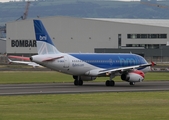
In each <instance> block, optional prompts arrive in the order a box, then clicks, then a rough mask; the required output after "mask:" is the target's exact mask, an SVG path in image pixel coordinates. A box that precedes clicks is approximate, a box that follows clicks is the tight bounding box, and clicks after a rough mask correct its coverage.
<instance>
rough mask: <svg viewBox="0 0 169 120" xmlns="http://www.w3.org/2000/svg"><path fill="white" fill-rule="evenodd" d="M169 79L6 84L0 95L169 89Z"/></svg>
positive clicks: (0, 88)
mask: <svg viewBox="0 0 169 120" xmlns="http://www.w3.org/2000/svg"><path fill="white" fill-rule="evenodd" d="M168 90H169V81H154V82H141V83H136V84H135V85H134V86H131V85H129V83H127V82H116V85H115V86H114V87H107V86H105V83H104V82H84V85H83V86H74V84H73V83H50V84H49V83H48V84H46V83H44V84H5V85H0V95H33V94H72V93H74V94H76V93H98V92H129V91H130V92H139V91H168Z"/></svg>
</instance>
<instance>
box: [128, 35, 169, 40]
mask: <svg viewBox="0 0 169 120" xmlns="http://www.w3.org/2000/svg"><path fill="white" fill-rule="evenodd" d="M127 38H128V39H167V34H127Z"/></svg>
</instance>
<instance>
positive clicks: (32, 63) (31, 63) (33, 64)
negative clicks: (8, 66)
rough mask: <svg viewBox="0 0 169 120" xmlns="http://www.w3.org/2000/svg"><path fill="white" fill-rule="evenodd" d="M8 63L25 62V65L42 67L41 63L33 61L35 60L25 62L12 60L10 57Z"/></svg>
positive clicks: (23, 62)
mask: <svg viewBox="0 0 169 120" xmlns="http://www.w3.org/2000/svg"><path fill="white" fill-rule="evenodd" d="M8 60H9V63H18V64H26V65H30V66H33V67H42V66H41V65H39V64H37V63H35V62H26V61H12V60H11V59H9V58H8Z"/></svg>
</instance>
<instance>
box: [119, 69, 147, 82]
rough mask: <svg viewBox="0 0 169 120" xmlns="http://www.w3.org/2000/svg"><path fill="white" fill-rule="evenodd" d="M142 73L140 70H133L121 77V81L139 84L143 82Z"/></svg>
mask: <svg viewBox="0 0 169 120" xmlns="http://www.w3.org/2000/svg"><path fill="white" fill-rule="evenodd" d="M144 76H145V75H144V73H143V72H142V71H140V70H134V71H131V72H129V73H124V74H122V75H121V79H122V80H124V81H127V82H141V81H143V80H144Z"/></svg>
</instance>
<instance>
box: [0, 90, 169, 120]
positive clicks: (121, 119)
mask: <svg viewBox="0 0 169 120" xmlns="http://www.w3.org/2000/svg"><path fill="white" fill-rule="evenodd" d="M0 108H1V109H0V120H159V119H160V120H161V119H162V120H168V118H169V112H168V111H169V92H117V93H93V94H57V95H36V96H35V95H26V96H0Z"/></svg>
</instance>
